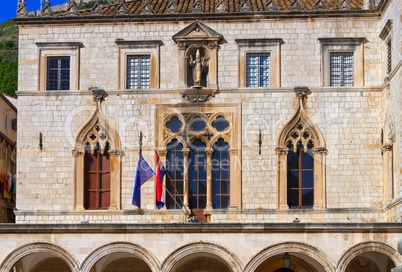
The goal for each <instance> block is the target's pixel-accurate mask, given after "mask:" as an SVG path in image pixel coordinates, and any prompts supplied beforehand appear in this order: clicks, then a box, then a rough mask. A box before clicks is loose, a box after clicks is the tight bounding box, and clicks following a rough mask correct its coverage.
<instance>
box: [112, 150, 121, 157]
mask: <svg viewBox="0 0 402 272" xmlns="http://www.w3.org/2000/svg"><path fill="white" fill-rule="evenodd" d="M109 154H110V156H111V157H123V156H124V151H123V150H121V149H113V150H110V151H109Z"/></svg>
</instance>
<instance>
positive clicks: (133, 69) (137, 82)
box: [126, 55, 151, 89]
mask: <svg viewBox="0 0 402 272" xmlns="http://www.w3.org/2000/svg"><path fill="white" fill-rule="evenodd" d="M150 67H151V56H150V55H132V56H127V84H126V88H127V89H149V88H150V85H151V68H150Z"/></svg>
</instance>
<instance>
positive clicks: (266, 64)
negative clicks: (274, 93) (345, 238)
mask: <svg viewBox="0 0 402 272" xmlns="http://www.w3.org/2000/svg"><path fill="white" fill-rule="evenodd" d="M270 85H271V56H270V54H269V53H248V54H246V87H268V86H270Z"/></svg>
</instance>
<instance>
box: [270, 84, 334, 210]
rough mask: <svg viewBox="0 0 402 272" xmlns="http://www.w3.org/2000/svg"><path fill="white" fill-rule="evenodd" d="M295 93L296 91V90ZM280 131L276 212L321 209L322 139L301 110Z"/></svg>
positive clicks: (301, 101) (322, 199)
mask: <svg viewBox="0 0 402 272" xmlns="http://www.w3.org/2000/svg"><path fill="white" fill-rule="evenodd" d="M296 91H298V90H296ZM305 97H306V96H305V95H303V96H300V97H299V109H298V110H297V112H296V114H295V115H294V116H293V118H292V119H291V120H290V121H289V122H288V124H286V125H285V126H284V128H283V129H282V131H281V133H280V136H279V139H278V147H277V148H276V151H277V154H278V165H279V166H280V167H279V168H278V181H279V195H278V207H279V209H295V208H299V209H300V208H303V209H311V208H314V209H322V208H325V163H324V162H325V155H326V152H327V150H326V148H325V140H324V138H323V136H322V133H321V131H320V130H319V128H318V127H317V126H316V125H315V124H314V123H313V122H312V121H311V120H310V118H309V117H308V115H307V113H306V111H305V110H304V107H303V103H304V102H303V99H305Z"/></svg>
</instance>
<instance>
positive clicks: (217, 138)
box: [157, 108, 241, 220]
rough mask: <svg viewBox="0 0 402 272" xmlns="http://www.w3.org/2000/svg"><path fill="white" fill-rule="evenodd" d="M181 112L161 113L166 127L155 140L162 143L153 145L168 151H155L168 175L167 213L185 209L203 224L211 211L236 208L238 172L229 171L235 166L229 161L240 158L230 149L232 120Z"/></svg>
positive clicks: (228, 116)
mask: <svg viewBox="0 0 402 272" xmlns="http://www.w3.org/2000/svg"><path fill="white" fill-rule="evenodd" d="M185 109H186V108H184V109H173V110H172V109H164V110H166V111H165V112H164V113H162V114H160V113H161V112H163V111H160V113H159V114H158V116H159V117H160V118H161V122H162V123H163V124H164V126H163V128H162V129H161V130H160V131H159V133H158V135H159V137H158V139H159V140H160V139H161V138H162V137H163V138H164V140H163V141H160V142H159V143H157V144H160V146H162V147H163V146H166V152H165V150H164V148H162V149H160V150H159V156H160V158H161V160H162V161H165V165H166V168H167V170H168V174H167V175H166V180H165V182H166V184H165V188H166V191H167V192H166V194H165V196H166V208H167V209H181V208H183V210H185V211H186V212H188V214H191V215H196V216H199V217H202V220H205V219H206V217H208V216H209V215H211V214H212V211H213V210H214V209H227V208H229V207H230V206H231V205H232V206H233V207H239V203H240V195H241V192H240V189H241V187H240V186H239V184H240V183H239V182H238V178H240V174H239V173H238V172H237V170H238V169H240V167H233V162H235V161H238V160H236V159H232V157H234V156H237V154H238V153H237V152H236V151H237V149H235V150H233V149H232V145H233V141H232V139H233V138H232V137H233V136H234V135H236V134H235V130H234V126H233V121H232V118H233V115H232V113H231V112H225V111H222V112H220V111H219V110H218V109H217V112H212V113H209V112H208V113H206V112H200V111H195V112H191V111H189V112H186V111H184V110H185ZM220 109H221V108H220ZM181 111H183V112H181ZM162 133H163V134H162ZM160 136H162V137H160ZM163 138H162V139H163ZM233 168H236V170H233ZM234 173H236V174H234ZM232 176H235V178H234V179H231V177H232Z"/></svg>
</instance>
